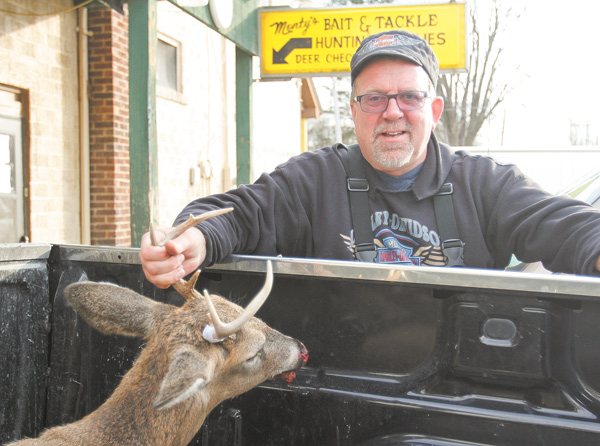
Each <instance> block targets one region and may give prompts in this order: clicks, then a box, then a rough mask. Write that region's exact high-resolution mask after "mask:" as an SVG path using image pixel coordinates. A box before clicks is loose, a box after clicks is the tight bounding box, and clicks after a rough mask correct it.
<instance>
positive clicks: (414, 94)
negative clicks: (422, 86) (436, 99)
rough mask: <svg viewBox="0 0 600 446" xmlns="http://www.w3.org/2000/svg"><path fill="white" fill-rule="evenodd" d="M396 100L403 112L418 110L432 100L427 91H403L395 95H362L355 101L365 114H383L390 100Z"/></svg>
mask: <svg viewBox="0 0 600 446" xmlns="http://www.w3.org/2000/svg"><path fill="white" fill-rule="evenodd" d="M392 98H394V99H396V104H398V108H399V109H400V110H402V111H411V110H418V109H420V108H423V107H424V106H425V100H426V99H431V96H430V95H429V93H428V92H426V91H403V92H402V93H394V94H381V93H376V94H362V95H360V96H356V97H355V98H354V100H355V101H356V102H358V103H359V104H360V108H361V110H362V111H364V112H365V113H381V112H384V111H386V110H387V108H388V105H389V103H390V99H392Z"/></svg>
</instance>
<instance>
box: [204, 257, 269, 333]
mask: <svg viewBox="0 0 600 446" xmlns="http://www.w3.org/2000/svg"><path fill="white" fill-rule="evenodd" d="M272 286H273V265H272V264H271V261H270V260H269V261H268V262H267V277H266V278H265V284H264V285H263V287H262V289H261V290H260V291H259V292H258V294H257V295H256V296H254V298H253V299H252V301H251V302H250V303H249V304H248V306H247V307H246V308H245V309H244V311H243V312H242V314H240V315H239V316H238V317H237V319H235V320H234V321H232V322H229V323H223V322H222V321H221V319H220V318H219V315H218V314H217V310H216V309H215V306H214V305H213V303H212V299H211V298H210V294H209V293H208V291H206V290H204V299H205V300H206V305H208V311H209V312H210V316H211V317H212V322H213V326H214V336H212V335H209V336H211V337H212V338H214V339H215V340H217V341H218V340H223V339H225V338H226V337H227V336H230V335H232V334H233V333H235V332H236V331H238V330H239V329H240V328H242V325H244V324H245V323H246V322H248V321H249V320H250V319H252V317H254V315H255V314H256V312H257V311H258V310H259V309H260V307H261V306H262V304H264V303H265V300H267V297H268V296H269V293H270V292H271V288H272ZM205 339H206V337H205ZM207 340H208V339H207ZM211 342H212V341H211Z"/></svg>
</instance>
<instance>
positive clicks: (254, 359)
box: [245, 350, 264, 367]
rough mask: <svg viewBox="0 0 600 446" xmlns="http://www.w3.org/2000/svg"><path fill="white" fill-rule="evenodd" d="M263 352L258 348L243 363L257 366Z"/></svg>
mask: <svg viewBox="0 0 600 446" xmlns="http://www.w3.org/2000/svg"><path fill="white" fill-rule="evenodd" d="M263 355H264V352H263V351H262V350H260V351H259V352H258V353H257V354H256V355H254V356H253V357H251V358H250V359H246V361H245V364H246V365H247V366H248V367H254V366H257V365H258V364H259V363H260V362H261V361H262V360H263Z"/></svg>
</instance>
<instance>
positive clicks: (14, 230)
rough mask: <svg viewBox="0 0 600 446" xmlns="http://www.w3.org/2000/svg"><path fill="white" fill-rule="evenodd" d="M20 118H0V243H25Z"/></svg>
mask: <svg viewBox="0 0 600 446" xmlns="http://www.w3.org/2000/svg"><path fill="white" fill-rule="evenodd" d="M21 129H22V125H21V118H14V117H3V116H0V243H17V242H19V241H27V235H26V232H25V207H24V193H23V191H24V189H23V143H22V135H21V131H22V130H21Z"/></svg>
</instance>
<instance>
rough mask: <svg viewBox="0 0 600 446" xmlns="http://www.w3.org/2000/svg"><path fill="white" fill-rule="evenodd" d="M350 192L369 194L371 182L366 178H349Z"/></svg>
mask: <svg viewBox="0 0 600 446" xmlns="http://www.w3.org/2000/svg"><path fill="white" fill-rule="evenodd" d="M346 184H347V185H348V190H349V191H350V192H368V191H369V182H368V181H367V180H366V179H365V178H348V179H347V180H346Z"/></svg>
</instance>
